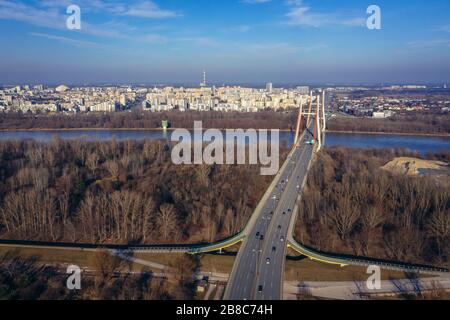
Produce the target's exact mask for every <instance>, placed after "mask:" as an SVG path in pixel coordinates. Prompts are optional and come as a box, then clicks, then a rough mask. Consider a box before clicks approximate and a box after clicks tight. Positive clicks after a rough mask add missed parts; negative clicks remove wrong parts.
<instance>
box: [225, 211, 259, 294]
mask: <svg viewBox="0 0 450 320" xmlns="http://www.w3.org/2000/svg"><path fill="white" fill-rule="evenodd" d="M262 227H263V222H262V221H261V220H258V223H257V228H258V229H262ZM255 234H256V232H252V235H251V236H250V237H249V238H248V240H247V243H246V244H245V248H244V252H243V255H242V257H241V259H240V260H239V262H238V263H239V266H238V270H249V272H239V273H238V274H237V275H236V276H237V279H236V281H234V283H233V286H232V291H231V296H232V298H233V299H236V300H242V299H249V298H250V297H251V292H252V288H253V286H254V285H253V283H254V281H255V277H256V268H257V266H258V263H259V261H258V260H259V259H258V255H257V252H256V251H255V252H254V251H253V250H255V249H256V250H258V249H259V247H260V246H261V244H260V242H261V240H259V239H257V238H256V235H255ZM253 235H255V237H253Z"/></svg>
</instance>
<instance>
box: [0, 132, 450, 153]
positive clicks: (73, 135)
mask: <svg viewBox="0 0 450 320" xmlns="http://www.w3.org/2000/svg"><path fill="white" fill-rule="evenodd" d="M171 134H172V131H162V130H133V129H129V130H48V131H47V130H36V131H26V130H23V131H22V130H19V131H5V132H0V140H3V141H4V140H24V139H34V140H36V141H40V142H48V141H51V140H52V139H53V138H54V136H59V137H60V138H61V139H63V140H66V139H78V138H85V139H87V140H97V141H108V140H112V139H116V140H119V141H120V140H170V137H171ZM192 134H193V133H192ZM223 135H224V138H226V134H225V131H223ZM269 137H270V135H269ZM293 140H294V133H293V132H288V131H280V143H282V144H283V143H285V144H286V145H287V146H290V145H292V143H293ZM326 145H327V146H337V145H339V146H346V147H351V148H406V149H410V150H412V151H416V152H419V153H421V154H425V153H427V152H429V151H432V152H440V151H443V150H449V151H450V137H437V136H416V135H399V134H361V133H357V134H356V133H335V132H331V133H327V135H326Z"/></svg>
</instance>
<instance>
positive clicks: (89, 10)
mask: <svg viewBox="0 0 450 320" xmlns="http://www.w3.org/2000/svg"><path fill="white" fill-rule="evenodd" d="M70 4H77V5H79V6H80V8H81V21H82V28H81V30H69V29H67V28H66V19H67V17H68V15H67V14H66V9H67V6H69V5H70ZM370 4H372V3H368V2H367V3H365V2H364V3H361V2H360V1H346V3H345V4H339V5H337V4H336V3H334V1H321V2H320V3H317V2H314V1H311V0H309V1H307V0H305V1H294V0H290V1H285V0H283V1H281V0H233V1H226V2H225V1H224V2H222V1H221V2H219V1H214V2H211V1H207V0H196V1H191V0H190V1H178V0H165V1H161V0H159V1H132V2H126V3H123V2H118V1H103V0H98V1H73V2H72V1H53V0H45V1H15V2H12V1H8V0H1V1H0V26H1V28H0V30H1V31H0V40H1V41H2V43H3V46H2V47H3V49H4V50H2V51H1V53H0V83H2V84H25V83H30V84H36V83H44V84H58V83H65V84H68V85H75V84H100V83H111V84H124V83H155V84H156V83H161V84H199V83H200V81H201V79H202V72H203V70H206V71H207V73H208V79H207V80H208V83H214V84H221V83H225V84H230V83H233V84H264V83H266V82H272V83H274V85H277V84H380V83H385V84H389V83H445V82H450V78H449V74H450V64H449V63H448V58H447V57H448V56H449V54H450V21H449V18H448V14H446V12H448V11H449V9H450V4H449V3H448V2H446V1H439V0H433V1H428V2H427V3H425V2H424V1H418V0H417V1H408V2H406V1H396V2H395V3H391V2H389V1H377V3H374V4H376V5H379V6H380V8H381V13H382V29H381V30H369V29H368V28H367V27H366V19H367V17H368V15H367V13H366V9H367V7H368V6H369V5H370Z"/></svg>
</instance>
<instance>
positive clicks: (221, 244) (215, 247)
mask: <svg viewBox="0 0 450 320" xmlns="http://www.w3.org/2000/svg"><path fill="white" fill-rule="evenodd" d="M244 238H245V234H244V232H240V233H238V234H236V235H234V236H232V237H230V238H227V239H224V240H221V241H218V242H215V243H212V244H188V245H167V244H161V245H140V246H130V245H108V244H104V245H102V244H87V243H86V244H77V243H64V242H44V241H25V240H0V246H16V247H29V248H30V247H31V248H43V249H66V250H84V251H95V250H104V249H108V250H123V251H134V252H155V253H188V254H200V253H207V252H213V251H219V250H221V249H225V248H228V247H231V246H233V245H235V244H237V243H239V242H241V241H243V240H244Z"/></svg>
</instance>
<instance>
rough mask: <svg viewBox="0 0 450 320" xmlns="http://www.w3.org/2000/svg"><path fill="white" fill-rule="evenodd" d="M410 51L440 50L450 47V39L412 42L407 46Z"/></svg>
mask: <svg viewBox="0 0 450 320" xmlns="http://www.w3.org/2000/svg"><path fill="white" fill-rule="evenodd" d="M406 45H407V47H408V48H410V49H429V48H439V47H445V48H448V47H450V40H449V39H432V40H418V41H410V42H408V43H407V44H406Z"/></svg>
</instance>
